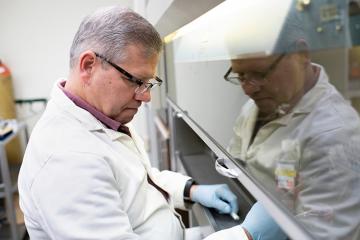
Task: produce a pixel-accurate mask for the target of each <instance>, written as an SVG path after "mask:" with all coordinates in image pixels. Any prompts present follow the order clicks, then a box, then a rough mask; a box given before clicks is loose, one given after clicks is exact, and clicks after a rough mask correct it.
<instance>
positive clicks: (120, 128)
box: [58, 80, 130, 135]
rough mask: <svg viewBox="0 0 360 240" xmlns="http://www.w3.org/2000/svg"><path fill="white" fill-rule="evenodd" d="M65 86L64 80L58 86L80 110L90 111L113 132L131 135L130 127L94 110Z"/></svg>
mask: <svg viewBox="0 0 360 240" xmlns="http://www.w3.org/2000/svg"><path fill="white" fill-rule="evenodd" d="M65 84H66V81H65V80H64V81H61V82H60V83H59V84H58V86H59V88H60V89H61V90H62V91H63V92H64V94H65V95H66V96H67V97H68V98H69V99H70V100H71V101H73V102H74V103H75V104H76V105H77V106H78V107H80V108H82V109H84V110H86V111H88V112H89V113H91V114H92V115H93V116H94V117H95V118H96V119H97V120H99V121H100V122H102V123H103V124H104V125H105V126H107V127H109V128H111V129H112V130H115V131H119V132H123V133H125V134H128V135H130V131H129V128H128V127H126V126H124V125H121V123H119V122H118V121H115V120H113V119H111V118H109V117H108V116H106V115H105V114H103V113H102V112H100V111H98V110H97V109H96V108H94V107H93V106H91V105H90V104H88V103H87V102H85V101H84V100H83V99H81V98H80V97H78V96H76V95H74V94H72V93H70V92H69V91H66V90H65V88H64V87H65Z"/></svg>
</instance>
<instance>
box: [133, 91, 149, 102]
mask: <svg viewBox="0 0 360 240" xmlns="http://www.w3.org/2000/svg"><path fill="white" fill-rule="evenodd" d="M135 99H136V100H138V101H142V102H150V100H151V93H150V91H149V90H147V91H145V92H143V93H135Z"/></svg>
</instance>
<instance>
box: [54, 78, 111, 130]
mask: <svg viewBox="0 0 360 240" xmlns="http://www.w3.org/2000/svg"><path fill="white" fill-rule="evenodd" d="M62 81H64V79H60V81H57V82H56V83H55V84H54V86H53V89H52V91H51V100H50V102H49V103H50V104H51V103H53V104H56V105H57V106H58V107H60V108H61V109H62V110H63V111H64V112H66V114H71V115H73V116H74V117H75V118H76V119H77V120H78V121H79V122H81V124H82V126H84V127H85V128H86V129H88V130H89V131H101V130H103V131H104V132H106V133H107V134H108V135H109V136H113V134H111V133H110V132H109V131H106V130H107V128H106V127H105V126H104V125H103V124H102V123H101V122H100V121H99V120H97V119H96V118H95V117H94V116H93V115H92V114H90V113H89V112H88V111H86V110H84V109H82V108H80V107H78V106H77V105H76V104H75V103H74V102H73V101H71V100H70V99H69V98H68V97H67V96H66V95H65V93H64V92H63V91H62V90H61V89H60V88H59V86H58V84H59V82H62ZM114 132H116V131H114Z"/></svg>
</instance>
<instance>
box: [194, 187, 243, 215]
mask: <svg viewBox="0 0 360 240" xmlns="http://www.w3.org/2000/svg"><path fill="white" fill-rule="evenodd" d="M190 198H191V200H192V201H194V202H198V203H200V204H201V205H203V206H205V207H209V208H215V209H217V210H218V211H219V212H220V213H232V212H235V213H237V212H238V210H239V206H238V203H237V197H236V196H235V194H233V193H232V192H231V190H230V189H229V187H228V186H227V185H226V184H217V185H193V186H192V189H191V190H190Z"/></svg>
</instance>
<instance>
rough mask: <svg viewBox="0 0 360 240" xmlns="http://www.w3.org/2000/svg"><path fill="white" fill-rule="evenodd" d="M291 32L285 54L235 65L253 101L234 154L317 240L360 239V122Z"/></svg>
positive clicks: (242, 118) (243, 115)
mask: <svg viewBox="0 0 360 240" xmlns="http://www.w3.org/2000/svg"><path fill="white" fill-rule="evenodd" d="M288 24H289V23H288ZM300 25H301V24H298V26H300ZM291 26H292V28H289V29H288V30H290V31H291V33H290V32H287V34H284V36H285V38H286V44H285V43H284V42H285V40H283V41H284V42H283V43H282V44H279V45H281V46H286V48H285V47H284V48H282V49H281V51H278V54H274V55H272V56H268V57H261V58H252V59H237V60H232V62H231V68H230V69H229V71H228V72H227V73H226V75H225V79H226V80H227V81H230V82H234V83H237V84H240V85H241V87H242V89H243V90H244V93H245V94H246V95H247V96H249V97H250V100H249V101H248V102H247V103H246V104H245V105H244V106H243V107H242V110H241V112H240V115H239V117H238V119H237V121H236V124H235V127H234V133H235V134H234V136H233V138H232V140H231V142H230V144H229V147H228V150H229V152H230V153H231V154H232V155H233V156H234V157H236V158H239V159H241V160H243V161H244V162H245V164H246V166H247V168H248V170H249V171H250V172H251V174H252V175H253V176H255V177H256V178H257V179H258V180H259V181H260V182H261V183H262V184H263V185H264V186H265V187H266V189H268V190H269V192H271V193H273V194H274V195H275V196H276V197H278V198H279V200H280V201H281V202H282V203H283V204H285V205H286V206H287V207H288V208H289V209H290V210H291V211H292V212H293V213H294V215H295V216H296V218H297V219H298V220H299V222H301V223H302V224H303V225H304V226H305V228H306V229H307V230H308V231H309V232H310V233H312V234H313V235H314V237H315V239H349V240H350V239H353V240H355V239H360V207H359V206H360V195H359V191H358V190H356V189H360V171H359V164H360V161H359V156H360V150H359V147H358V146H360V145H359V144H360V120H359V117H358V114H357V113H356V112H355V110H354V109H353V108H352V107H351V106H350V105H349V103H348V102H347V101H345V99H344V98H343V97H342V96H341V94H340V93H339V92H338V91H337V90H336V89H335V88H334V87H333V86H332V85H331V84H330V83H329V79H328V76H327V74H326V72H325V70H324V68H323V67H322V66H320V65H317V64H314V63H312V62H311V59H310V56H309V55H310V53H309V45H308V41H306V40H305V39H304V37H301V36H304V35H303V33H302V34H296V33H297V32H296V31H298V29H296V28H293V27H294V26H295V24H292V25H291ZM294 32H295V34H294Z"/></svg>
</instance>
